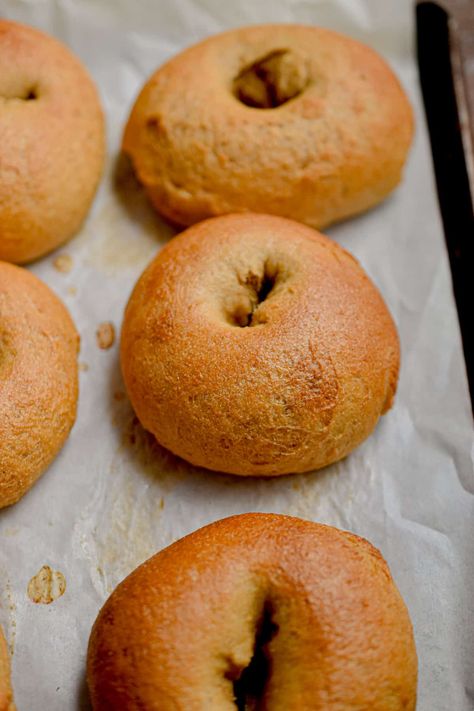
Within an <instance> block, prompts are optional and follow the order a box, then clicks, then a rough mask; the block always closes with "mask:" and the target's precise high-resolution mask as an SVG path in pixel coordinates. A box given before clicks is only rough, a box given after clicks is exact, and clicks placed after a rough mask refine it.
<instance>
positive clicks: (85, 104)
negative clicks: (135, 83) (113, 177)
mask: <svg viewBox="0 0 474 711" xmlns="http://www.w3.org/2000/svg"><path fill="white" fill-rule="evenodd" d="M104 151H105V136H104V118H103V114H102V109H101V106H100V102H99V97H98V94H97V90H96V88H95V86H94V84H93V82H92V80H91V78H90V77H89V75H88V73H87V71H86V69H85V68H84V67H83V66H82V64H81V63H80V62H79V60H78V59H77V58H76V57H75V56H74V55H73V54H72V53H71V52H70V51H69V50H68V49H67V48H66V47H65V46H64V45H63V44H61V43H60V42H58V41H57V40H55V39H53V38H52V37H49V36H48V35H45V34H43V33H42V32H39V31H38V30H35V29H33V28H32V27H28V26H26V25H21V24H18V23H16V22H10V21H8V20H0V259H1V260H5V261H8V262H16V263H23V262H29V261H31V260H33V259H37V258H38V257H41V256H42V255H44V254H46V253H47V252H50V251H51V250H53V249H54V248H55V247H57V246H59V245H60V244H62V243H63V242H65V241H66V240H68V239H69V238H70V237H72V236H73V235H74V234H75V233H76V232H77V230H78V229H79V227H80V226H81V224H82V222H83V220H84V218H85V216H86V214H87V212H88V210H89V207H90V205H91V202H92V199H93V197H94V194H95V191H96V188H97V184H98V182H99V178H100V175H101V172H102V167H103V162H104Z"/></svg>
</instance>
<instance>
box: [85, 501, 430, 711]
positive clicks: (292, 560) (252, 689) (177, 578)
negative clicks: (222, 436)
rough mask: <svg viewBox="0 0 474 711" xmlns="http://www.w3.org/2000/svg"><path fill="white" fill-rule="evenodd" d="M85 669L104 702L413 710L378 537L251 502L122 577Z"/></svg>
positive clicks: (155, 707)
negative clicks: (258, 508)
mask: <svg viewBox="0 0 474 711" xmlns="http://www.w3.org/2000/svg"><path fill="white" fill-rule="evenodd" d="M87 678H88V683H89V689H90V692H91V699H92V706H93V709H94V711H111V710H112V709H117V710H118V709H120V711H139V710H141V709H143V710H145V709H146V711H232V709H233V710H234V711H235V709H236V708H238V709H244V708H245V709H267V710H268V711H356V710H357V711H369V710H370V711H413V709H415V704H416V680H417V659H416V651H415V644H414V640H413V631H412V626H411V623H410V619H409V616H408V612H407V609H406V607H405V605H404V603H403V600H402V598H401V597H400V594H399V592H398V590H397V588H396V587H395V584H394V582H393V580H392V578H391V576H390V572H389V569H388V567H387V564H386V563H385V561H384V560H383V558H382V556H381V555H380V553H379V551H378V550H376V549H375V548H374V547H373V546H371V545H370V543H368V542H367V541H365V540H364V539H362V538H358V537H357V536H355V535H353V534H350V533H345V532H343V531H339V530H338V529H336V528H331V527H329V526H322V525H319V524H316V523H312V522H310V521H303V520H301V519H297V518H291V517H288V516H279V515H275V514H246V515H241V516H234V517H232V518H227V519H224V520H222V521H217V522H216V523H213V524H211V525H209V526H206V527H205V528H201V529H200V530H198V531H195V532H194V533H192V534H191V535H189V536H186V537H185V538H183V539H181V540H180V541H178V542H177V543H174V544H173V545H171V546H169V547H168V548H166V549H165V550H163V551H161V552H160V553H158V554H157V555H155V556H154V557H153V558H150V560H148V561H147V562H146V563H144V564H143V565H141V566H140V567H139V568H137V570H135V571H134V572H133V573H131V575H129V576H128V578H126V579H125V580H124V581H123V582H122V583H121V584H120V585H119V586H118V587H117V588H116V590H115V591H114V592H113V593H112V595H111V596H110V598H109V599H108V600H107V602H106V603H105V605H104V607H103V608H102V610H101V612H100V614H99V616H98V618H97V620H96V622H95V624H94V627H93V630H92V634H91V637H90V641H89V652H88V665H87Z"/></svg>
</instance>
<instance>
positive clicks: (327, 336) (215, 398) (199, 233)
mask: <svg viewBox="0 0 474 711" xmlns="http://www.w3.org/2000/svg"><path fill="white" fill-rule="evenodd" d="M121 363H122V372H123V376H124V380H125V384H126V387H127V390H128V394H129V396H130V399H131V402H132V405H133V407H134V409H135V412H136V414H137V416H138V418H139V419H140V421H141V423H142V425H143V426H144V427H145V428H146V429H147V430H149V431H150V432H152V433H153V434H154V435H155V437H156V439H157V440H158V442H159V443H160V444H161V445H163V446H164V447H166V448H168V449H170V450H171V451H172V452H174V453H175V454H177V455H179V456H180V457H182V458H183V459H186V460H188V461H189V462H192V463H193V464H195V465H198V466H202V467H206V468H208V469H213V470H216V471H222V472H228V473H233V474H241V475H254V476H274V475H279V474H288V473H291V472H303V471H309V470H312V469H318V468H320V467H324V466H326V465H327V464H330V463H331V462H334V461H336V460H338V459H341V458H342V457H344V456H346V455H347V454H348V453H349V452H350V451H351V450H352V449H353V448H354V447H356V446H357V445H358V444H359V443H360V442H362V441H363V440H364V439H365V438H366V437H367V436H368V435H369V434H370V432H372V430H373V429H374V427H375V425H376V423H377V420H378V419H379V417H380V415H381V414H382V413H384V412H385V411H386V410H387V409H388V408H389V407H390V406H391V403H392V400H393V397H394V393H395V390H396V385H397V377H398V367H399V343H398V336H397V332H396V329H395V326H394V323H393V321H392V319H391V317H390V314H389V312H388V310H387V308H386V306H385V304H384V302H383V300H382V298H381V296H380V294H379V292H378V291H377V289H376V288H375V287H374V285H373V284H372V282H371V281H370V280H369V278H368V277H367V276H366V274H365V273H364V271H363V270H362V268H361V267H360V265H359V264H358V262H357V261H356V260H355V259H354V258H353V257H352V256H351V255H350V254H348V253H347V252H346V251H345V250H343V249H342V248H341V247H339V246H338V245H337V244H336V243H334V242H332V241H331V240H329V239H328V238H327V237H324V236H323V235H321V234H319V233H317V232H315V231H314V230H312V229H311V228H309V227H306V226H304V225H301V224H299V223H297V222H292V221H290V220H286V219H284V218H281V217H273V216H267V215H252V214H248V215H226V216H222V217H216V218H213V219H211V220H207V221H205V222H202V223H200V224H198V225H195V226H193V227H191V228H189V229H188V230H186V231H185V232H182V233H181V234H180V235H178V236H177V237H176V238H174V239H173V240H172V241H171V242H170V243H169V244H168V245H167V246H166V247H165V248H164V249H163V250H162V251H161V252H160V253H159V254H158V256H157V257H156V258H155V260H154V261H153V262H152V263H151V264H150V265H149V267H148V268H147V269H146V271H145V272H144V274H143V275H142V276H141V278H140V279H139V281H138V283H137V285H136V287H135V289H134V291H133V294H132V296H131V298H130V301H129V304H128V306H127V309H126V312H125V319H124V323H123V328H122V341H121Z"/></svg>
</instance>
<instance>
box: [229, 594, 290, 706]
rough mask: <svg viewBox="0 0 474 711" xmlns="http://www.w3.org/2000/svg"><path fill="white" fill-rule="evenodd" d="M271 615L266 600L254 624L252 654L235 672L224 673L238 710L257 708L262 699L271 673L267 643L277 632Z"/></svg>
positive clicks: (270, 605)
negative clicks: (229, 683)
mask: <svg viewBox="0 0 474 711" xmlns="http://www.w3.org/2000/svg"><path fill="white" fill-rule="evenodd" d="M273 615H274V609H273V606H272V604H271V602H269V601H268V600H267V601H266V602H265V603H264V606H263V610H262V615H261V617H260V619H259V621H258V623H257V626H256V630H255V643H254V648H253V654H252V658H251V660H250V662H249V664H248V666H247V667H245V668H244V669H242V670H240V671H237V672H236V670H233V671H232V670H231V671H229V672H228V674H227V675H226V676H227V678H228V679H230V680H231V681H232V685H233V691H234V701H235V706H236V708H237V709H238V711H250V709H253V710H255V709H259V708H260V704H259V702H260V701H262V700H263V697H264V694H265V688H266V686H267V683H268V680H269V678H270V675H271V659H270V654H269V650H268V645H269V643H270V642H271V640H272V639H273V638H274V637H275V635H276V634H277V633H278V625H277V624H276V623H275V621H274V620H273Z"/></svg>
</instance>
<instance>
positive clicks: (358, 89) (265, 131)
mask: <svg viewBox="0 0 474 711" xmlns="http://www.w3.org/2000/svg"><path fill="white" fill-rule="evenodd" d="M256 107H259V108H256ZM412 134H413V115H412V111H411V107H410V104H409V102H408V100H407V98H406V96H405V94H404V92H403V90H402V88H401V86H400V84H399V82H398V80H397V78H396V77H395V76H394V74H393V73H392V71H391V69H390V68H389V67H388V65H387V64H386V63H385V61H384V60H383V59H382V58H381V57H380V56H379V55H378V54H377V53H376V52H374V51H373V50H372V49H370V48H369V47H366V46H365V45H363V44H360V43H359V42H356V41H354V40H352V39H350V38H348V37H345V36H343V35H340V34H337V33H335V32H331V31H329V30H325V29H322V28H318V27H305V26H303V25H262V26H254V27H244V28H242V29H238V30H231V31H229V32H224V33H223V34H219V35H216V36H214V37H210V38H209V39H207V40H205V41H204V42H200V43H199V44H196V45H194V46H193V47H190V48H189V49H187V50H185V51H184V52H181V54H178V55H177V56H176V57H174V58H173V59H171V60H170V61H169V62H167V63H166V64H165V65H164V66H162V67H161V68H160V69H158V71H157V72H155V74H153V76H152V77H151V78H150V79H149V81H148V82H147V83H146V84H145V86H144V88H143V90H142V92H141V93H140V95H139V97H138V99H137V101H136V103H135V106H134V107H133V110H132V112H131V115H130V118H129V121H128V124H127V127H126V130H125V134H124V138H123V149H124V151H125V152H126V153H127V154H129V155H130V157H131V159H132V161H133V164H134V166H135V170H136V172H137V175H138V178H139V179H140V181H141V182H142V183H143V184H144V186H145V188H146V191H147V193H148V195H149V197H150V199H151V201H152V203H153V204H154V206H155V207H156V209H157V210H159V211H160V212H162V213H163V214H164V215H165V216H167V217H168V218H169V219H171V220H173V221H174V222H177V223H178V224H183V225H190V224H192V223H194V222H198V221H199V220H202V219H204V218H206V217H211V216H214V215H219V214H223V213H229V212H242V211H254V212H265V213H270V214H276V215H282V216H284V217H291V218H293V219H295V220H299V221H300V222H305V223H307V224H308V225H311V226H312V227H317V228H321V227H324V226H326V225H328V224H329V223H331V222H335V221H337V220H341V219H343V218H345V217H348V216H350V215H354V214H356V213H359V212H362V211H363V210H367V209H368V208H370V207H372V206H373V205H376V204H377V203H378V202H380V201H381V200H383V198H385V197H386V196H387V195H388V193H390V191H391V190H393V188H394V187H395V186H396V185H397V184H398V182H399V181H400V177H401V171H402V168H403V164H404V162H405V159H406V156H407V152H408V149H409V146H410V142H411V139H412Z"/></svg>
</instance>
